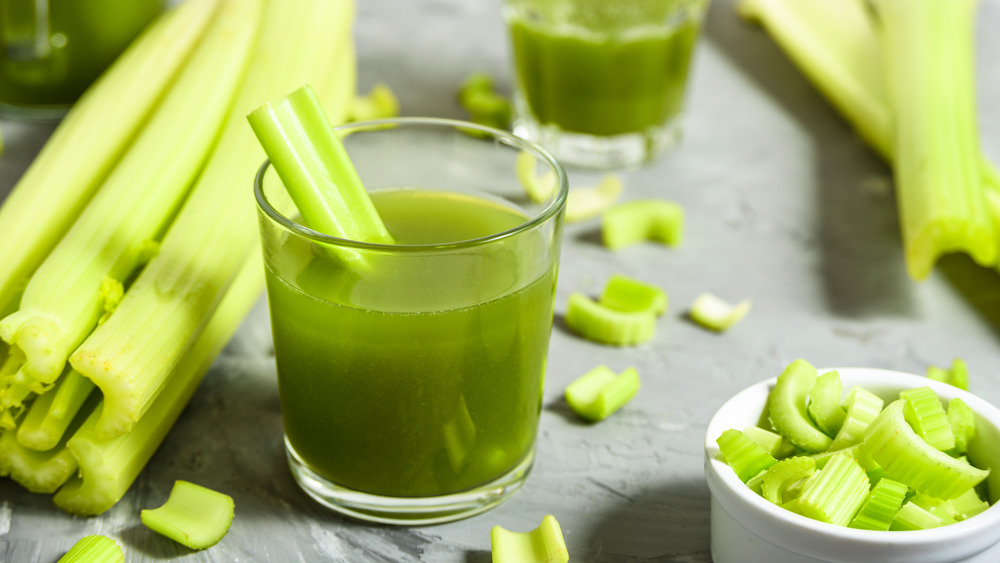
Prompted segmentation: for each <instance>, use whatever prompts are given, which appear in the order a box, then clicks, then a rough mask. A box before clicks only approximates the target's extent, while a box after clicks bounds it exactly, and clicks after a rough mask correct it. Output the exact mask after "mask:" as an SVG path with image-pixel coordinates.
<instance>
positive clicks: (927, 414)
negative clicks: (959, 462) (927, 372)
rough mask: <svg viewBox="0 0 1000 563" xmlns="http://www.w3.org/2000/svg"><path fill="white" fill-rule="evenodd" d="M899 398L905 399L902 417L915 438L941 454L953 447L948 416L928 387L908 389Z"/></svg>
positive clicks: (953, 442)
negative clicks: (921, 439)
mask: <svg viewBox="0 0 1000 563" xmlns="http://www.w3.org/2000/svg"><path fill="white" fill-rule="evenodd" d="M899 397H900V398H901V399H906V406H905V407H904V409H903V416H904V418H905V419H906V422H907V423H908V424H909V425H910V428H912V429H913V431H914V432H916V433H917V436H920V437H921V438H923V439H924V441H925V442H927V443H928V444H930V445H931V446H933V447H935V448H937V449H939V450H941V451H942V452H946V451H949V450H951V449H953V448H954V447H955V435H954V433H952V431H951V425H950V424H948V415H947V414H945V411H944V407H943V406H942V405H941V400H940V399H938V396H937V393H935V392H934V390H932V389H931V388H930V387H920V388H918V389H908V390H906V391H903V392H901V393H900V394H899Z"/></svg>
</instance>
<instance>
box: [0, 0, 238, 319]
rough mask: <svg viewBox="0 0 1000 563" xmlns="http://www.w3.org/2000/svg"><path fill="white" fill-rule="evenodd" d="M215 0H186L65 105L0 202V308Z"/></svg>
mask: <svg viewBox="0 0 1000 563" xmlns="http://www.w3.org/2000/svg"><path fill="white" fill-rule="evenodd" d="M218 6H219V0H187V1H186V2H184V3H182V4H181V5H180V6H178V7H176V8H173V9H171V10H170V11H168V12H167V13H166V14H165V15H164V16H161V17H160V18H159V19H157V20H155V21H154V23H153V24H151V25H150V27H149V28H148V29H147V30H146V31H145V32H144V33H143V34H142V35H140V36H139V37H138V38H137V39H136V40H135V41H134V42H133V43H132V45H131V46H129V47H128V48H127V49H126V50H125V52H124V53H122V55H121V57H119V59H118V60H117V61H116V62H115V63H114V64H113V65H112V66H111V67H110V68H109V69H108V70H107V71H106V72H105V73H104V74H103V75H102V76H101V77H100V79H98V80H97V81H96V82H95V83H94V84H93V85H92V86H91V87H90V88H89V89H88V90H87V91H86V92H85V93H84V94H83V96H82V97H81V98H80V99H79V100H78V101H77V102H76V103H75V104H74V105H73V108H72V109H71V110H70V111H69V113H68V114H67V115H66V117H65V118H64V119H63V120H62V122H61V123H60V124H59V126H58V127H57V128H56V130H55V131H54V132H53V133H52V136H51V137H50V138H49V140H48V142H46V143H45V146H44V147H42V150H41V152H40V153H39V154H38V156H37V157H35V159H34V160H33V161H32V163H31V166H30V167H29V168H28V170H27V171H26V172H25V173H24V176H22V177H21V179H20V180H19V181H18V183H17V185H16V186H15V187H14V190H13V191H12V192H11V193H10V195H8V196H7V200H6V201H5V202H4V204H3V207H0V248H3V249H4V259H3V268H0V311H3V310H5V309H6V308H8V307H9V306H10V305H12V304H13V305H16V300H17V298H18V295H19V294H20V291H21V290H22V289H23V288H24V286H25V285H27V283H28V278H29V277H30V276H31V274H32V273H33V272H34V271H35V269H36V268H38V266H39V265H40V264H41V263H42V261H43V260H44V259H45V257H46V256H47V255H48V254H49V252H50V251H51V250H52V249H53V248H54V247H55V245H56V244H57V243H58V242H59V240H60V239H61V238H62V236H63V235H64V234H65V233H66V231H68V230H69V228H70V226H71V225H72V224H73V221H74V220H76V218H77V217H78V216H79V215H80V213H81V211H82V210H83V208H84V206H85V205H86V204H87V202H88V201H90V198H91V197H92V196H93V194H94V193H95V191H96V190H97V188H98V187H99V186H100V184H101V181H102V180H103V178H104V177H105V176H107V174H108V172H110V170H111V168H112V167H113V166H114V164H115V162H116V161H117V160H118V159H119V157H120V156H121V154H122V152H123V151H124V150H125V149H126V148H127V147H128V146H129V144H130V143H131V141H132V139H133V137H134V136H135V134H136V132H137V131H138V130H139V128H140V127H141V126H142V125H143V124H144V123H145V122H146V120H147V118H148V116H149V114H150V113H151V112H152V111H153V109H154V108H155V107H157V105H158V104H159V103H160V101H161V98H162V94H163V92H164V90H166V89H167V86H168V85H169V84H171V83H172V82H173V81H174V79H175V78H176V76H177V74H178V72H179V71H180V69H181V68H182V66H183V65H184V64H185V63H186V62H187V61H188V59H189V58H190V55H191V51H192V50H193V49H194V48H195V47H196V46H197V45H198V42H199V40H200V39H201V37H202V36H203V34H204V33H203V32H204V31H205V28H206V27H207V25H208V23H209V22H210V21H211V20H212V18H213V16H214V15H215V13H216V12H217V10H218Z"/></svg>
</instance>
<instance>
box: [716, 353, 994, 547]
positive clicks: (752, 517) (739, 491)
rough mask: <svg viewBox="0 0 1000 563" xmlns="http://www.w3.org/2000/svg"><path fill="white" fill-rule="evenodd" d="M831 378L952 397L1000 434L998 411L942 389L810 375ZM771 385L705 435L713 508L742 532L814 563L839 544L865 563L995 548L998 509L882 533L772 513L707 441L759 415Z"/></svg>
mask: <svg viewBox="0 0 1000 563" xmlns="http://www.w3.org/2000/svg"><path fill="white" fill-rule="evenodd" d="M833 370H835V371H837V372H838V373H839V374H840V376H841V380H842V381H844V387H845V389H847V388H849V387H850V386H853V385H858V384H862V385H863V386H865V387H866V388H867V387H869V386H871V387H872V388H873V389H879V390H882V391H883V392H885V391H886V389H896V388H898V389H900V390H902V389H909V388H914V387H921V386H928V387H931V388H932V389H933V390H934V391H935V392H936V393H938V395H939V396H940V397H941V398H942V399H943V400H950V399H951V398H953V397H959V398H961V399H962V400H963V401H965V402H966V403H967V404H968V405H969V407H971V408H972V410H973V412H975V413H976V414H977V415H978V417H979V418H978V419H977V420H985V421H986V422H988V423H989V424H990V425H991V426H993V427H994V428H995V429H996V431H997V432H1000V410H998V409H997V408H996V407H995V406H993V405H991V404H990V403H988V402H987V401H985V400H984V399H982V398H980V397H978V396H976V395H973V394H972V393H969V392H967V391H963V390H961V389H959V388H957V387H954V386H952V385H949V384H947V383H942V382H939V381H935V380H932V379H929V378H927V377H924V376H920V375H915V374H912V373H906V372H902V371H895V370H888V369H880V368H864V367H824V368H818V370H817V371H818V372H819V373H825V372H827V371H833ZM776 380H777V378H776V377H772V378H769V379H766V380H764V381H759V382H757V383H755V384H753V385H751V386H749V387H747V388H745V389H743V390H742V391H740V392H738V393H736V394H735V395H733V396H732V397H730V398H729V399H728V400H726V401H725V403H724V404H723V405H722V406H721V407H720V408H719V409H718V410H717V411H716V412H715V414H714V415H713V416H712V418H711V420H710V422H709V424H708V426H707V428H706V432H705V475H706V480H707V481H708V486H709V489H710V492H711V495H712V498H713V501H716V502H718V503H719V505H720V507H722V508H723V509H724V510H726V511H727V512H728V513H730V515H731V516H733V517H734V518H736V519H737V521H738V522H739V523H740V524H741V525H743V526H744V527H745V528H747V529H748V530H749V531H751V532H753V533H754V534H756V535H757V536H759V537H761V538H763V539H765V540H767V541H769V542H771V543H774V544H776V545H779V546H782V547H785V548H786V549H792V550H793V551H798V552H800V553H804V554H809V555H811V556H813V557H818V558H820V559H823V558H824V557H825V558H830V555H831V554H833V553H837V551H830V550H843V549H844V548H845V542H846V543H847V544H851V545H854V546H857V547H859V548H864V549H865V550H871V553H870V555H871V556H872V557H874V558H875V559H873V560H882V559H881V558H885V557H889V554H890V552H892V551H899V550H900V549H902V548H905V549H906V551H908V552H911V553H921V554H924V555H929V554H931V553H933V552H938V553H940V552H942V551H945V552H946V553H947V555H948V556H949V557H955V558H960V557H962V554H965V555H964V556H970V555H973V554H975V553H978V552H980V551H982V550H984V549H986V548H988V547H989V546H991V545H993V544H995V543H997V542H998V541H1000V502H997V503H994V504H993V505H992V506H990V508H988V509H987V510H985V511H983V512H982V513H980V514H977V515H976V516H974V517H972V518H969V519H967V520H964V521H962V522H957V523H955V524H949V525H947V526H942V527H940V528H932V529H928V530H915V531H892V532H883V531H874V530H856V529H853V528H847V527H842V526H836V525H833V524H829V523H826V522H820V521H818V520H813V519H811V518H808V517H805V516H802V515H799V514H795V513H793V512H791V511H788V510H785V509H783V508H781V507H778V506H776V505H774V504H772V503H771V502H769V501H767V500H766V499H764V498H763V497H761V496H760V495H758V494H756V493H754V492H753V491H751V490H750V489H749V488H748V487H747V486H746V485H745V484H744V483H743V482H742V481H740V479H739V478H738V477H737V476H736V473H735V472H734V471H732V469H731V468H730V467H729V465H727V464H726V463H725V462H724V461H722V460H721V459H719V448H718V445H717V444H716V442H715V440H716V438H718V436H719V435H721V433H722V432H723V431H724V430H726V429H728V428H731V427H733V424H731V423H729V422H727V421H731V420H733V419H734V416H735V414H736V413H739V414H742V415H743V416H744V417H745V416H746V412H747V411H748V410H750V409H749V408H748V407H746V406H745V405H746V403H747V402H748V401H756V403H755V404H756V405H759V406H757V407H754V408H756V412H757V416H759V414H760V413H761V412H763V401H764V400H766V398H767V393H768V392H769V391H770V389H771V388H773V386H774V384H775V382H776ZM742 418H743V417H741V419H742ZM994 469H996V468H994ZM959 552H961V553H959ZM855 555H856V554H850V555H848V559H846V560H856V559H854V556H855ZM894 555H900V554H899V553H895V554H894ZM901 560H905V559H901Z"/></svg>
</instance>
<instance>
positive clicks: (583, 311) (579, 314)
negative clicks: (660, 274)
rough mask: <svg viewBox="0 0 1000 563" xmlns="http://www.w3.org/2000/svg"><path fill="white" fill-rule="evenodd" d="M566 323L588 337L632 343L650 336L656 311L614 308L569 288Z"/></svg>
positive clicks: (639, 341)
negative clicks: (619, 309) (618, 309)
mask: <svg viewBox="0 0 1000 563" xmlns="http://www.w3.org/2000/svg"><path fill="white" fill-rule="evenodd" d="M566 326H568V327H569V328H570V329H572V330H573V331H574V332H576V333H577V334H579V335H580V336H583V337H584V338H587V339H588V340H593V341H595V342H600V343H602V344H609V345H612V346H635V345H638V344H642V343H643V342H648V341H649V340H652V339H653V336H654V335H655V334H656V315H655V314H653V312H651V311H616V310H614V309H611V308H609V307H606V306H604V305H601V304H600V303H598V302H596V301H594V300H593V299H591V298H589V297H587V296H586V295H584V294H582V293H577V292H573V293H571V294H570V295H569V300H568V302H567V305H566Z"/></svg>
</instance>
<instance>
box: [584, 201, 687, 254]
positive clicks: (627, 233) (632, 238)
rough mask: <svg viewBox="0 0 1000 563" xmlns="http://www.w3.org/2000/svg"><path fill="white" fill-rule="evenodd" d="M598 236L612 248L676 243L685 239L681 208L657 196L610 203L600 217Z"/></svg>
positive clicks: (674, 244) (682, 209) (682, 210)
mask: <svg viewBox="0 0 1000 563" xmlns="http://www.w3.org/2000/svg"><path fill="white" fill-rule="evenodd" d="M601 238H602V240H603V242H604V246H606V247H607V248H610V249H611V250H618V249H621V248H625V247H627V246H632V245H633V244H638V243H640V242H646V241H654V242H659V243H662V244H665V245H668V246H679V245H680V244H681V243H682V242H683V241H684V208H682V207H681V206H680V205H678V204H676V203H674V202H672V201H665V200H659V199H640V200H633V201H628V202H624V203H619V204H616V205H613V206H611V207H610V208H608V210H607V211H605V212H604V215H603V216H602V218H601Z"/></svg>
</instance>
